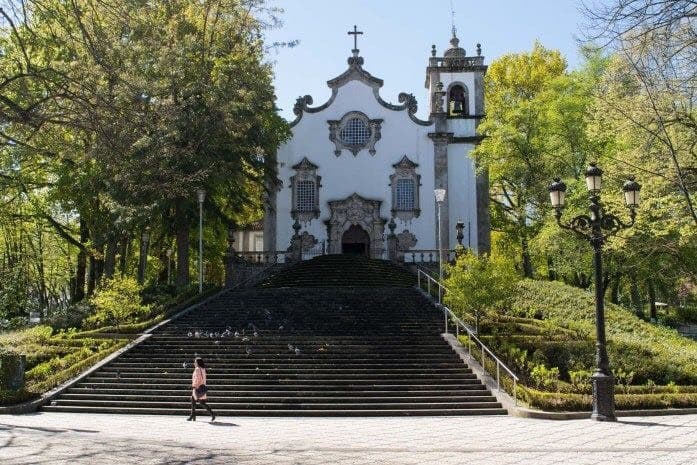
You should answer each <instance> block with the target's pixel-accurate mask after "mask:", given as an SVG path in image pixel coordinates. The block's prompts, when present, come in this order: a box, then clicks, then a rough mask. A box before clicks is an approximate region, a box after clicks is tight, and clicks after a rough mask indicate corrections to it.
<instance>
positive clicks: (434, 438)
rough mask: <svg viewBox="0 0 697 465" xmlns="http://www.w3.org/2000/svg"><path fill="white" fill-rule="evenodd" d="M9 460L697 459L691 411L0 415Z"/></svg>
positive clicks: (654, 463) (0, 449) (0, 444)
mask: <svg viewBox="0 0 697 465" xmlns="http://www.w3.org/2000/svg"><path fill="white" fill-rule="evenodd" d="M0 463H2V464H3V465H9V464H110V465H115V464H121V463H124V464H130V463H133V464H140V465H144V464H184V463H193V464H210V463H216V464H217V463H221V464H222V463H225V464H279V465H280V464H303V465H304V464H371V465H372V464H399V465H404V464H467V463H478V464H482V465H485V464H536V465H538V464H562V463H563V464H571V463H573V464H596V463H597V464H640V463H641V464H643V463H646V464H651V465H661V464H697V415H685V416H679V415H677V416H663V417H625V418H621V419H620V421H619V422H617V423H595V422H591V421H590V420H572V421H553V420H532V419H522V418H514V417H506V416H504V417H417V418H248V417H242V418H240V417H235V418H220V419H219V420H218V421H216V423H214V424H210V423H209V422H208V421H207V419H206V418H205V417H199V421H197V422H196V423H191V422H187V421H185V418H182V417H171V416H135V415H133V416H127V415H98V414H72V413H70V414H63V413H37V414H31V415H17V416H12V415H5V416H0Z"/></svg>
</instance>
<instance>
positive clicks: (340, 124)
mask: <svg viewBox="0 0 697 465" xmlns="http://www.w3.org/2000/svg"><path fill="white" fill-rule="evenodd" d="M354 118H357V119H360V120H361V121H363V123H364V124H365V125H366V126H367V127H368V129H369V130H370V137H369V138H368V140H367V141H366V142H365V144H347V143H345V142H344V141H343V140H341V131H342V130H343V129H344V128H345V127H346V124H347V123H348V122H349V121H350V120H352V119H354ZM382 121H383V120H382V119H370V118H368V116H367V115H366V114H365V113H363V112H360V111H350V112H348V113H346V114H345V115H344V116H342V117H341V119H340V120H327V123H329V140H330V141H332V142H334V146H335V147H334V155H336V156H337V157H338V156H340V155H341V151H342V150H349V151H350V152H351V153H352V154H353V156H354V157H355V156H357V155H358V152H360V151H361V150H363V149H366V148H367V149H368V153H370V154H371V155H375V153H376V150H375V143H376V142H377V141H379V140H380V138H381V137H382V134H381V130H382Z"/></svg>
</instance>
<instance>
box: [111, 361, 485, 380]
mask: <svg viewBox="0 0 697 465" xmlns="http://www.w3.org/2000/svg"><path fill="white" fill-rule="evenodd" d="M262 370H265V371H272V372H273V373H277V374H286V373H297V374H299V375H302V374H305V373H316V374H324V373H336V374H339V375H344V374H347V375H351V374H353V375H362V374H364V373H371V374H376V375H386V374H395V375H403V374H415V375H422V374H426V373H439V374H449V373H455V374H461V373H471V372H472V371H471V370H470V369H469V368H465V367H462V366H460V367H454V368H432V367H431V368H428V367H419V368H394V367H390V366H382V367H381V368H355V367H354V368H351V367H342V366H329V365H318V364H313V365H307V366H294V367H291V368H273V367H263V366H258V367H255V368H253V367H234V368H222V367H216V368H215V369H213V368H210V369H209V370H208V378H209V379H214V377H217V376H225V375H230V374H240V375H244V374H252V373H254V372H257V371H262ZM101 372H102V373H121V374H128V375H131V376H132V375H133V374H136V373H143V374H148V373H167V374H176V375H179V374H183V375H185V376H191V368H182V367H181V365H180V366H179V367H161V368H156V367H135V366H123V367H117V366H106V367H104V368H102V370H101Z"/></svg>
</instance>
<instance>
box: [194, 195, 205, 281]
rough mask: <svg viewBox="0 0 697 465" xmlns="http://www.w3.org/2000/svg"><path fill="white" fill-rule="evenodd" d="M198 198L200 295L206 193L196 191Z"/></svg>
mask: <svg viewBox="0 0 697 465" xmlns="http://www.w3.org/2000/svg"><path fill="white" fill-rule="evenodd" d="M196 196H197V197H198V293H199V294H201V293H202V292H203V201H204V200H206V191H205V190H203V189H199V190H197V191H196Z"/></svg>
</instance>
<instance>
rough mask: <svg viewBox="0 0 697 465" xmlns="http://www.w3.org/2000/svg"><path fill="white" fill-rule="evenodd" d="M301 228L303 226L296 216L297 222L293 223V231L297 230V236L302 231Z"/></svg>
mask: <svg viewBox="0 0 697 465" xmlns="http://www.w3.org/2000/svg"><path fill="white" fill-rule="evenodd" d="M301 228H302V226H300V221H298V220H297V218H296V220H295V223H293V231H295V235H296V236H297V235H298V234H299V233H300V229H301Z"/></svg>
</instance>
